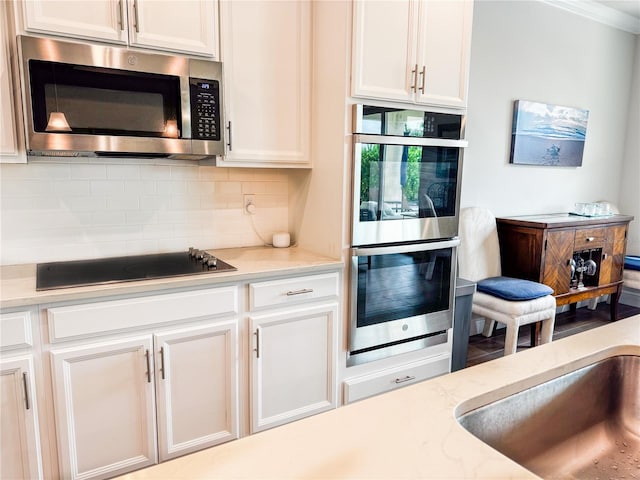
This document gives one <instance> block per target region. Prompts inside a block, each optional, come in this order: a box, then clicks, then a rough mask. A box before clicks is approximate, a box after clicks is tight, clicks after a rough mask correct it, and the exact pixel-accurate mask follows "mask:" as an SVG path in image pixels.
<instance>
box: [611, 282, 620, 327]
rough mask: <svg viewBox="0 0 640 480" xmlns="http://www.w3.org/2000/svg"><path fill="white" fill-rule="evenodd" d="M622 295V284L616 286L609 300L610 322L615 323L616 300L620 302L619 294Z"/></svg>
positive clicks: (616, 315)
mask: <svg viewBox="0 0 640 480" xmlns="http://www.w3.org/2000/svg"><path fill="white" fill-rule="evenodd" d="M621 293H622V284H620V285H618V288H617V289H616V291H615V292H614V293H612V294H611V299H610V300H609V302H610V304H609V308H610V310H611V321H612V322H615V321H616V320H617V319H618V300H620V294H621Z"/></svg>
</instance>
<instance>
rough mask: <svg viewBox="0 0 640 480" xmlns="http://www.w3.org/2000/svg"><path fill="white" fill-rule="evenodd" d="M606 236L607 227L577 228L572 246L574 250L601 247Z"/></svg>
mask: <svg viewBox="0 0 640 480" xmlns="http://www.w3.org/2000/svg"><path fill="white" fill-rule="evenodd" d="M606 236H607V229H606V228H604V227H600V228H580V229H577V230H576V237H575V243H574V248H575V249H576V250H586V249H587V248H602V247H603V246H604V242H605V238H606Z"/></svg>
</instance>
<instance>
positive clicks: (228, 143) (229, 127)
mask: <svg viewBox="0 0 640 480" xmlns="http://www.w3.org/2000/svg"><path fill="white" fill-rule="evenodd" d="M228 123H229V125H228V126H227V130H229V135H228V138H229V141H228V142H227V147H229V151H231V150H233V148H232V147H231V120H229V122H228Z"/></svg>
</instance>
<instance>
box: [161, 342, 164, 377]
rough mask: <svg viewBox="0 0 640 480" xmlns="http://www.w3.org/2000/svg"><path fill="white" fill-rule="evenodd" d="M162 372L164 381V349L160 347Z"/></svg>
mask: <svg viewBox="0 0 640 480" xmlns="http://www.w3.org/2000/svg"><path fill="white" fill-rule="evenodd" d="M160 371H161V372H162V380H164V347H160Z"/></svg>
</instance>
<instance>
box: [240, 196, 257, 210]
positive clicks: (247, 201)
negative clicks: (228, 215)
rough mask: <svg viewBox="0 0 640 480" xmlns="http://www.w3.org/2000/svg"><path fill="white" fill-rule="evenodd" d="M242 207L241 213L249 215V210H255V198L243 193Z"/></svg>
mask: <svg viewBox="0 0 640 480" xmlns="http://www.w3.org/2000/svg"><path fill="white" fill-rule="evenodd" d="M242 205H243V208H242V213H244V214H245V215H251V214H252V213H253V212H252V211H251V209H255V206H256V196H255V195H254V194H253V193H245V194H244V195H243V196H242ZM249 205H253V207H249Z"/></svg>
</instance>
